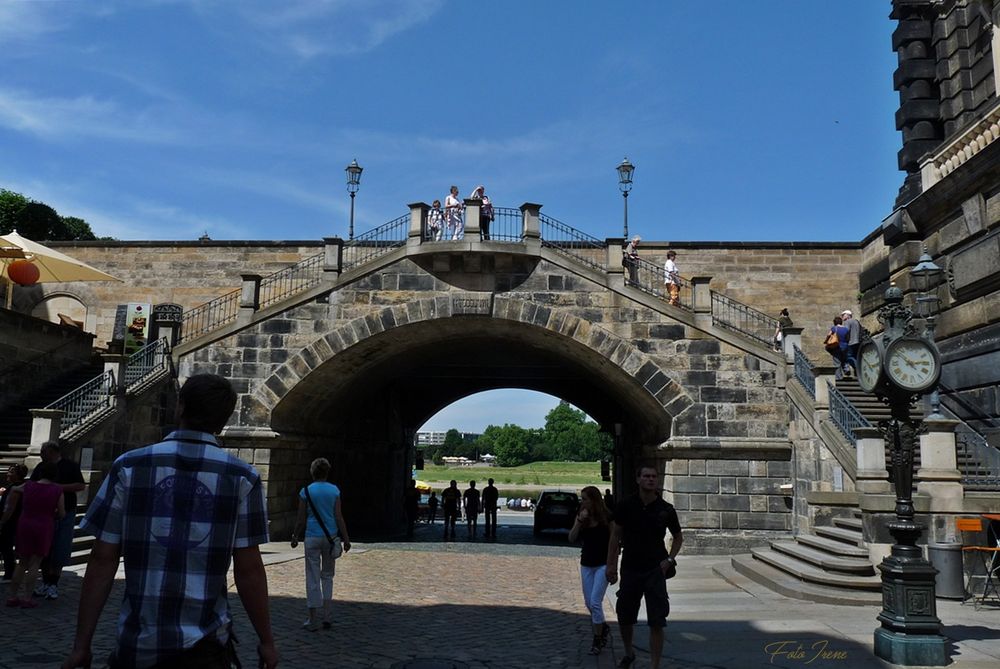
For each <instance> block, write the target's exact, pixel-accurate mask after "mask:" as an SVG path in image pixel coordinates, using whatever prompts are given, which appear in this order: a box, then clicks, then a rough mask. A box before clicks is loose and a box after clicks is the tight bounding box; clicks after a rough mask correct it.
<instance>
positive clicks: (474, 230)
mask: <svg viewBox="0 0 1000 669" xmlns="http://www.w3.org/2000/svg"><path fill="white" fill-rule="evenodd" d="M482 204H483V201H482V200H474V199H472V198H469V199H466V200H465V239H466V241H479V210H480V209H481V208H482ZM470 235H471V238H470V237H469V236H470Z"/></svg>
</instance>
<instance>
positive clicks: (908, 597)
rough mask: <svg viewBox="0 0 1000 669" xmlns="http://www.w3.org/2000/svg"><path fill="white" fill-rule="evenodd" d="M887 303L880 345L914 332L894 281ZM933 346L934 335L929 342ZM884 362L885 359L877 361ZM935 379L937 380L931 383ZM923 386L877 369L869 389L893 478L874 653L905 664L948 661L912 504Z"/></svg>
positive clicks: (932, 573) (881, 314) (930, 568)
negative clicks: (914, 408)
mask: <svg viewBox="0 0 1000 669" xmlns="http://www.w3.org/2000/svg"><path fill="white" fill-rule="evenodd" d="M885 301H886V306H884V307H883V308H882V309H881V310H879V313H878V319H879V321H880V322H881V323H883V325H884V326H885V333H884V334H883V345H882V346H881V347H880V350H881V351H887V350H888V347H889V345H890V344H891V343H892V342H893V341H895V340H896V339H898V338H900V337H903V336H913V326H912V325H911V322H910V321H911V320H912V314H911V312H910V310H909V308H907V307H904V306H903V304H902V301H903V294H902V291H900V290H899V288H897V287H896V286H895V285H893V286H890V287H889V289H888V290H887V291H886V293H885ZM930 345H931V346H934V343H933V341H931V342H930ZM881 362H882V363H883V364H885V363H886V361H885V360H882V361H881ZM934 385H936V381H935V383H934ZM923 392H924V391H921V392H914V391H912V390H909V389H906V388H902V387H900V386H899V385H898V384H897V383H895V382H894V381H893V380H892V379H891V377H890V376H889V375H888V374H882V375H881V379H880V382H879V383H878V385H877V386H876V387H875V388H874V393H875V394H876V395H877V396H878V397H879V399H881V400H882V401H883V402H885V403H886V404H888V405H889V410H890V415H891V418H890V419H889V420H888V421H885V422H883V423H881V424H880V426H879V428H880V429H881V430H882V433H883V435H884V437H885V439H886V441H887V442H888V445H889V448H890V452H891V453H892V465H891V466H892V482H893V487H894V488H895V491H896V508H895V512H896V513H895V515H896V517H895V518H894V519H893V520H891V521H890V522H889V523H888V529H889V532H890V533H891V534H892V536H893V538H894V539H895V540H896V543H895V544H894V545H893V546H892V552H891V553H890V555H889V556H888V557H886V558H885V559H884V560H883V561H882V564H880V565H879V571H880V572H881V573H882V611H881V613H879V615H878V620H879V622H880V623H881V627H880V628H878V629H876V630H875V643H874V646H875V655H876V656H878V657H880V658H882V659H883V660H886V661H888V662H891V663H893V664H899V665H904V666H943V665H945V664H947V663H948V656H947V640H946V639H945V637H943V636H942V635H941V620H940V619H939V618H938V617H937V602H936V593H935V590H934V576H935V575H936V574H937V570H936V569H935V568H934V567H933V566H931V564H930V562H928V561H927V560H926V559H925V558H924V555H923V551H922V550H921V548H920V546H918V545H917V540H918V539H919V538H920V534H921V530H922V528H921V526H920V525H919V524H917V522H916V520H915V518H914V516H915V511H914V506H913V449H914V447H915V444H916V439H917V431H918V429H919V422H918V421H914V420H913V419H912V418H911V417H910V407H911V405H912V404H913V402H914V401H915V400H916V399H917V398H918V397H920V396H921V395H922V394H923Z"/></svg>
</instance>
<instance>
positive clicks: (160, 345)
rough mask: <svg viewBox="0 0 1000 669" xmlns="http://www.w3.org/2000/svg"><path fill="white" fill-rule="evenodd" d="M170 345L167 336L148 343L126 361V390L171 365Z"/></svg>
mask: <svg viewBox="0 0 1000 669" xmlns="http://www.w3.org/2000/svg"><path fill="white" fill-rule="evenodd" d="M169 362H170V345H169V344H168V343H167V340H166V338H163V339H157V340H156V341H154V342H150V343H149V344H146V345H145V346H143V347H142V348H140V349H139V350H138V351H136V352H135V353H133V354H132V355H130V356H129V357H128V360H126V361H125V372H124V376H125V390H126V391H128V390H131V389H132V388H134V387H135V386H137V385H139V384H140V383H142V382H143V381H144V380H145V379H147V378H148V377H149V376H150V375H152V374H154V373H156V372H158V371H160V370H162V369H167V368H168V367H169Z"/></svg>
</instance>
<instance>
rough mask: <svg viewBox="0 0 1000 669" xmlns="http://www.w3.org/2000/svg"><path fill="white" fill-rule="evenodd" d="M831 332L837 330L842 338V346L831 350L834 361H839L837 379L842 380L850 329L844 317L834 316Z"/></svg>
mask: <svg viewBox="0 0 1000 669" xmlns="http://www.w3.org/2000/svg"><path fill="white" fill-rule="evenodd" d="M830 332H836V333H837V338H838V339H839V340H840V346H839V347H838V348H837V349H835V350H833V351H830V355H831V356H832V357H833V360H834V362H836V363H837V373H836V374H835V375H834V378H835V379H836V380H837V381H840V380H841V379H842V378H844V365H846V364H847V339H848V330H847V328H846V327H845V326H844V319H842V318H841V317H840V316H834V318H833V327H831V328H830ZM828 350H829V349H828Z"/></svg>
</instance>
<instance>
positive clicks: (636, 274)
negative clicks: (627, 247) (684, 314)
mask: <svg viewBox="0 0 1000 669" xmlns="http://www.w3.org/2000/svg"><path fill="white" fill-rule="evenodd" d="M624 265H625V285H627V286H632V287H633V288H638V289H639V290H641V291H642V292H644V293H649V294H650V295H654V296H656V297H658V298H660V299H661V300H664V301H667V302H669V303H670V304H673V305H674V306H675V307H681V308H682V309H687V310H689V311H690V310H691V309H692V300H693V293H692V290H691V282H690V281H688V280H687V279H685V278H683V277H678V281H679V282H680V284H679V285H678V288H677V301H676V302H674V301H673V300H672V298H671V295H670V287H669V286H668V285H667V284H666V283H665V281H666V277H667V274H666V270H664V269H663V268H662V267H660V266H659V265H658V264H656V263H654V262H650V261H649V260H646V259H644V258H629V259H627V260H625V261H624Z"/></svg>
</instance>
